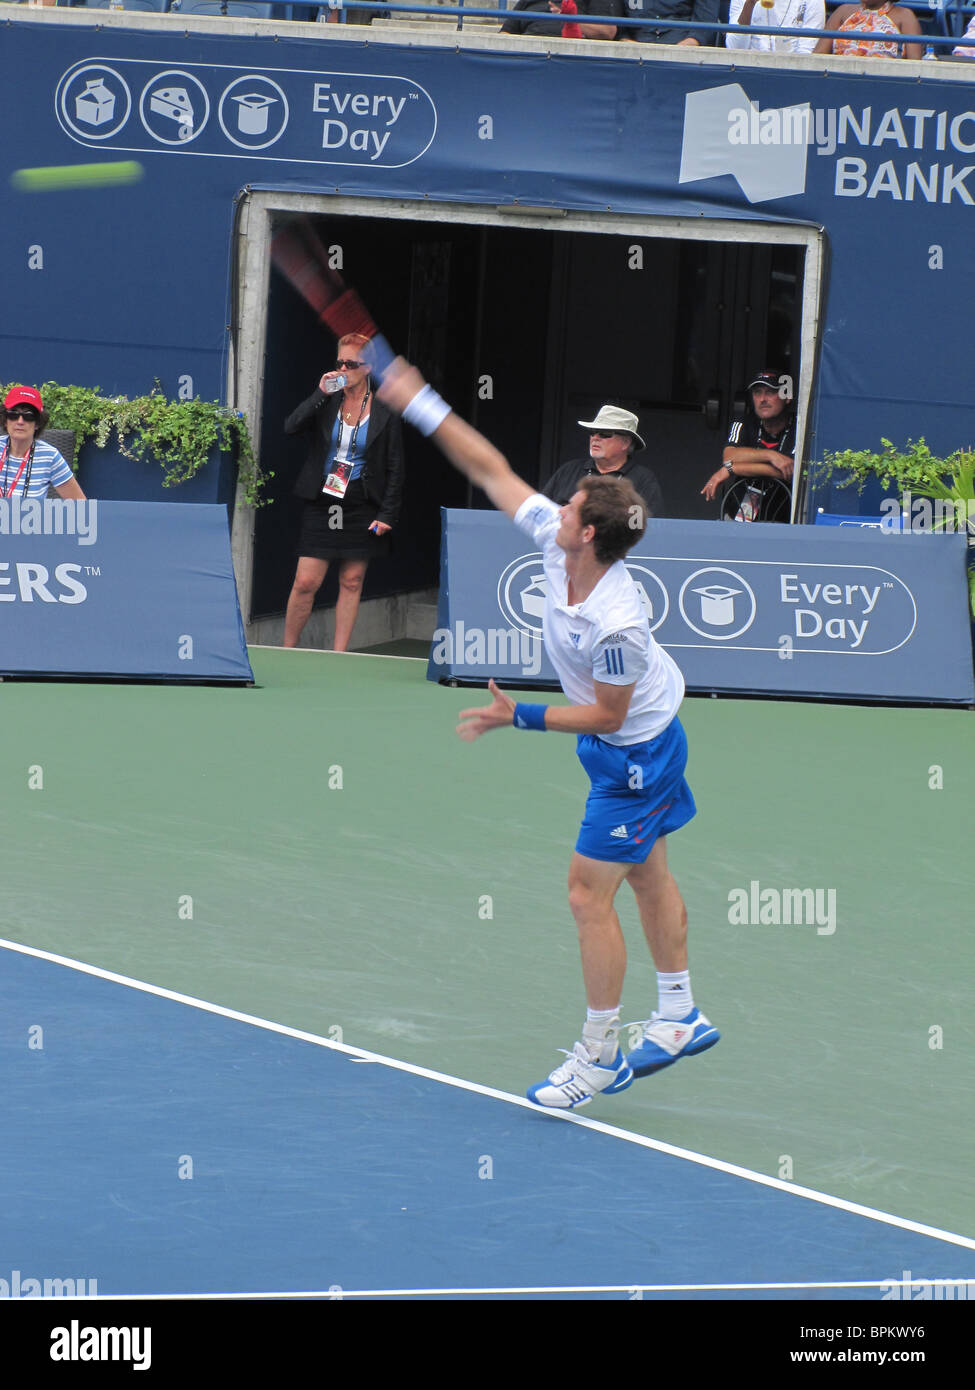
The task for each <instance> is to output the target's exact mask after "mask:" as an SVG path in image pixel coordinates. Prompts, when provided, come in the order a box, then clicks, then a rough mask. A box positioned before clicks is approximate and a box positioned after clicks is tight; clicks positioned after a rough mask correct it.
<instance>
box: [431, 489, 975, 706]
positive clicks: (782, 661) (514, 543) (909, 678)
mask: <svg viewBox="0 0 975 1390" xmlns="http://www.w3.org/2000/svg"><path fill="white" fill-rule="evenodd" d="M443 517H444V527H445V537H446V540H445V548H444V555H445V560H444V566H443V574H442V576H441V597H442V600H443V607H442V609H441V615H440V618H439V621H440V624H441V625H440V627H439V628H438V630H437V632H436V633H435V635H434V641H433V645H432V648H431V658H430V665H429V668H428V676H429V677H430V679H432V680H444V679H455V680H470V681H486V680H487V678H488V677H489V676H494V677H495V678H496V679H498V680H502V681H505V682H508V683H510V684H521V685H526V686H527V685H535V684H539V685H546V684H548V685H550V684H557V680H556V676H555V672H554V670H553V669H552V667H551V665H550V663H549V661H548V659H547V657H546V655H545V651H544V642H543V640H542V611H543V606H544V601H545V575H544V571H543V567H542V563H541V555H540V553H539V552H538V551H537V550H536V549H535V548H534V546H533V544H532V542H531V540H530V539H529V538H528V537H527V536H525V535H523V533H522V532H521V531H519V530H518V529H517V528H516V527H515V526H513V525H512V524H511V523H510V522H509V521H508V520H507V519H506V518H505V517H503V516H500V515H498V514H497V513H495V512H467V511H457V510H448V509H446V508H445V509H444V512H443ZM966 550H967V546H966V538H965V537H964V536H963V535H937V536H935V535H917V534H914V535H908V534H905V535H897V534H891V535H888V534H886V533H884V532H882V531H879V530H875V529H871V528H864V527H856V528H843V527H829V528H820V527H816V526H745V525H741V526H736V525H734V524H733V523H730V522H729V523H721V522H713V521H663V520H657V521H654V522H653V525H652V528H651V530H650V531H648V533H647V535H646V536H645V537H644V539H643V541H642V542H641V543H640V544H639V545H638V546H637V547H636V548H635V549H634V550H633V551H632V552H631V553H630V555H629V556H628V557H627V561H626V564H627V569H628V570H629V571H630V574H631V575H632V576H633V578H634V580H635V581H636V583H637V585H638V588H639V591H640V595H641V598H642V600H643V603H644V606H645V608H646V611H647V617H648V619H649V622H650V629H651V631H652V632H653V634H654V637H655V638H656V640H657V641H658V642H659V643H660V644H661V646H663V647H666V648H667V650H668V651H669V652H670V654H671V656H672V657H673V658H674V660H675V661H676V662H677V664H678V665H679V666H680V668H681V670H682V671H683V672H684V678H685V680H686V682H687V688H688V690H691V691H722V692H727V693H733V692H740V693H748V694H768V695H802V696H811V697H814V698H815V697H828V698H839V699H842V698H847V699H867V700H904V701H909V702H919V703H924V702H932V703H937V704H972V703H973V701H975V678H973V668H972V641H971V629H970V615H969V609H968V586H967V579H966V567H965V565H966Z"/></svg>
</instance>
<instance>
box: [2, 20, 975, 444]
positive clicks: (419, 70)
mask: <svg viewBox="0 0 975 1390" xmlns="http://www.w3.org/2000/svg"><path fill="white" fill-rule="evenodd" d="M7 8H8V9H9V10H10V11H11V16H10V17H8V18H7V20H6V22H5V27H4V56H5V58H6V61H7V65H8V67H9V69H10V70H11V71H16V72H23V73H29V74H30V81H29V82H26V83H23V84H19V85H18V86H17V87H16V88H11V89H10V91H9V92H8V93H7V94H6V99H4V96H2V95H0V106H2V109H3V113H4V131H5V136H6V139H5V145H4V149H5V153H4V155H3V157H2V160H0V179H2V182H3V184H4V186H5V187H9V188H10V189H11V190H12V191H11V192H10V193H9V194H8V200H7V204H6V207H7V216H6V217H5V218H4V219H3V221H2V224H0V256H2V258H3V263H4V265H5V267H6V270H7V280H8V293H7V296H6V300H5V313H4V322H3V325H2V326H0V341H2V340H3V339H4V338H7V339H9V343H8V349H9V353H10V357H11V362H12V363H13V362H14V361H16V371H17V373H18V374H19V375H21V376H22V377H24V378H25V379H30V380H36V381H38V382H40V381H43V380H52V379H59V380H61V381H68V380H71V381H84V382H96V381H97V382H98V383H99V384H100V385H101V386H102V387H103V388H105V389H106V390H109V391H126V392H128V393H130V394H131V393H133V392H134V391H142V390H145V389H148V386H149V385H150V384H151V383H152V381H153V380H154V379H155V378H157V377H158V378H160V380H161V381H162V383H163V385H164V388H165V389H167V390H168V391H169V392H170V394H172V393H174V392H175V390H176V389H177V388H178V386H179V384H180V383H181V382H184V381H192V383H193V391H194V393H196V394H200V395H203V396H206V397H208V398H212V397H214V396H215V395H217V394H218V393H221V392H223V391H224V389H225V372H224V368H225V360H226V359H225V354H226V351H227V324H228V296H229V295H230V294H231V293H232V282H233V269H232V266H233V257H232V252H231V239H232V236H231V229H232V223H233V209H234V203H235V199H237V198H238V196H239V195H240V192H241V190H242V189H272V190H281V191H297V192H302V193H317V194H321V195H325V196H328V197H331V196H333V195H342V196H343V197H363V198H379V199H388V198H395V199H402V200H406V201H408V202H410V201H412V202H415V203H417V204H418V205H426V206H429V205H430V203H431V202H439V203H443V204H444V205H448V204H455V205H456V204H462V205H468V206H469V207H473V206H476V205H478V204H483V205H487V206H489V207H491V208H497V207H525V206H528V207H540V208H555V209H560V210H565V211H566V212H569V213H572V212H573V211H578V212H584V213H598V214H600V215H603V214H613V216H615V217H619V216H621V215H625V216H628V217H634V218H640V217H643V216H650V215H652V216H655V217H664V218H682V219H691V218H693V219H714V218H720V219H732V220H742V219H745V220H748V221H749V222H752V223H767V224H770V225H778V226H780V227H781V226H782V225H784V224H789V223H796V224H802V225H805V226H809V227H814V228H824V229H825V233H824V235H825V238H826V241H827V243H828V248H829V271H828V283H825V284H824V286H823V294H824V302H823V314H822V329H823V331H822V340H821V345H820V347H821V351H820V356H819V359H818V360H819V369H818V377H817V382H816V386H815V394H814V398H813V401H812V408H811V410H810V420H809V425H810V439H809V456H810V457H815V456H817V455H818V453H819V452H820V451H821V450H822V449H845V448H877V447H878V445H879V439H880V437H881V436H883V437H887V438H890V439H893V440H895V441H906V440H907V439H908V438H917V437H918V436H920V435H922V434H923V436H924V438H925V439H926V440H927V441H928V443H929V445H930V446H931V448H932V449H933V450H935V451H936V452H939V453H946V452H949V451H950V450H952V449H954V448H957V447H958V446H959V445H960V444H963V443H966V442H967V441H969V440H970V439H971V438H972V436H973V431H975V412H973V408H972V398H971V390H970V381H969V373H968V359H969V352H968V342H969V337H970V333H969V327H970V324H969V320H970V305H971V303H972V302H973V299H975V259H973V257H972V256H971V255H970V247H971V226H972V215H973V209H975V162H973V157H975V99H973V95H972V93H973V88H972V83H971V80H970V77H971V74H970V72H969V71H968V70H967V67H966V66H965V65H958V64H945V63H926V64H924V65H923V69H924V71H923V72H922V73H920V74H919V72H918V69H917V68H915V66H914V64H913V63H911V62H903V63H886V62H878V63H877V64H875V65H873V66H871V65H870V64H865V65H862V67H863V70H862V71H861V70H860V69H861V65H859V64H854V65H852V66H851V67H849V68H843V67H842V65H841V64H840V63H839V60H832V59H828V60H824V61H822V62H819V61H813V60H812V59H809V58H802V59H790V58H789V57H788V55H776V61H775V62H771V61H769V55H766V54H758V55H754V56H750V55H748V54H745V53H741V52H737V51H736V52H728V53H724V52H722V51H708V52H706V53H705V54H703V55H701V54H698V55H696V56H695V55H694V53H693V51H691V50H683V51H682V52H683V53H686V54H688V55H689V56H687V58H686V60H677V57H676V55H674V54H673V53H668V55H667V58H666V61H665V60H663V59H662V58H658V57H657V56H656V54H655V50H654V48H653V46H648V45H636V44H590V45H588V46H587V48H586V50H585V52H584V53H583V52H582V51H575V50H574V49H571V48H564V47H563V48H562V49H558V48H557V49H556V51H551V50H550V49H549V47H548V46H547V45H546V44H545V42H544V41H542V40H538V41H534V42H533V45H532V47H531V49H530V51H529V50H528V47H527V43H526V42H524V41H519V40H510V41H503V40H500V39H499V40H498V41H497V46H496V47H494V48H493V49H492V48H491V47H489V46H488V45H487V44H486V43H485V42H484V41H483V40H482V39H481V38H478V39H477V44H478V46H477V47H476V48H471V49H465V48H464V47H463V46H462V45H460V46H458V44H457V43H455V41H454V38H453V36H450V40H449V45H448V46H444V47H438V46H437V45H436V43H435V42H433V41H430V42H428V43H424V42H422V41H418V40H417V37H416V35H415V33H414V34H410V35H409V36H408V37H404V36H400V37H399V38H398V39H397V38H396V36H394V35H392V34H390V33H383V34H380V33H378V32H374V31H371V30H366V31H363V34H362V35H361V36H355V37H354V38H353V37H350V36H349V35H347V34H343V35H341V36H339V38H333V37H332V36H326V35H321V34H318V33H316V34H315V35H314V37H311V35H310V33H309V31H310V30H311V29H312V28H314V27H316V26H303V25H294V26H289V25H287V24H282V25H281V26H280V28H279V29H277V30H265V31H264V32H262V33H261V34H246V33H242V32H235V31H234V28H233V27H232V26H229V25H228V28H227V30H226V31H225V32H217V30H216V29H215V28H213V27H212V26H211V27H210V28H208V29H206V30H204V31H201V32H194V31H193V30H192V28H191V25H192V22H193V21H192V16H182V15H180V16H173V17H172V23H171V24H169V23H167V20H168V19H169V17H167V16H148V17H146V20H145V21H140V20H139V19H137V18H134V17H133V18H126V20H125V21H124V22H122V21H120V22H119V23H118V24H115V23H113V24H109V25H105V24H102V22H101V20H100V19H98V18H97V12H96V14H95V15H93V16H92V17H91V19H90V22H89V21H86V20H85V19H84V17H83V12H81V11H78V10H72V11H71V12H70V14H71V21H70V23H67V22H63V23H62V22H59V23H55V22H47V20H46V19H44V16H43V15H39V14H38V13H37V12H31V11H28V10H27V9H26V7H20V8H18V7H15V6H9V7H7ZM42 19H44V22H41V20H42ZM150 20H151V21H152V23H151V28H150V29H148V30H140V29H139V28H138V27H137V26H138V24H139V23H140V22H146V23H148V22H149V21H150ZM320 27H325V26H320ZM328 27H329V28H335V29H338V28H344V26H328ZM445 38H446V36H445ZM506 43H507V45H508V46H506ZM597 50H599V51H598V52H597ZM603 50H613V51H612V52H611V53H610V52H603ZM868 68H869V71H867V69H868ZM102 160H103V161H106V162H112V161H116V162H117V161H128V162H131V163H133V164H135V165H137V166H138V168H139V170H140V172H141V178H140V179H139V180H138V181H137V182H135V183H132V184H129V185H125V186H120V187H106V188H104V189H98V190H97V192H95V193H92V192H91V190H86V189H84V188H82V189H80V190H79V189H73V190H70V189H69V190H64V191H58V190H57V189H56V188H55V189H54V190H53V191H50V192H45V193H43V194H41V195H39V194H37V193H31V192H25V191H22V189H23V185H21V184H20V183H18V181H17V177H16V175H17V173H18V171H21V170H23V169H25V168H27V169H31V168H36V167H42V168H43V167H46V166H62V165H68V164H74V163H84V162H90V161H102ZM18 190H20V191H18ZM185 208H191V209H192V213H191V214H190V215H180V214H179V210H180V209H185ZM565 225H566V226H569V225H570V224H569V223H568V222H566V224H565ZM627 235H629V236H638V235H639V224H638V222H634V223H633V224H632V231H629V230H628V231H627ZM675 235H680V231H679V230H677V229H675ZM78 266H84V274H83V275H79V274H78V273H77V267H78ZM381 310H382V306H378V307H377V309H376V312H377V313H380V314H381ZM933 323H936V324H937V325H938V331H937V334H936V335H934V336H932V334H931V329H930V326H931V324H933ZM39 324H41V325H43V331H39V329H38V325H39ZM917 344H921V345H923V346H922V348H921V350H918V351H912V350H910V349H911V348H912V346H913V345H917ZM398 346H400V345H398ZM811 366H812V364H811V362H806V363H804V364H803V370H804V371H805V372H806V373H809V372H810V370H811ZM11 370H14V368H13V366H12V367H11Z"/></svg>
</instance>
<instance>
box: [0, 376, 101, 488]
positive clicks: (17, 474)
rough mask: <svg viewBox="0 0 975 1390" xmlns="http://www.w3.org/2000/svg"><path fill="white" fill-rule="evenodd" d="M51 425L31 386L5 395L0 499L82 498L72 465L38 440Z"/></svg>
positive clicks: (0, 426)
mask: <svg viewBox="0 0 975 1390" xmlns="http://www.w3.org/2000/svg"><path fill="white" fill-rule="evenodd" d="M49 422H50V417H49V415H48V413H47V411H46V410H45V409H44V402H43V401H42V400H41V396H40V392H39V391H35V390H34V389H33V387H31V386H15V387H13V389H12V390H10V391H8V392H7V394H6V396H5V397H4V401H3V409H2V410H0V495H2V496H3V497H46V496H47V490H48V488H49V487H53V488H54V491H55V492H56V493H57V494H58V496H59V497H79V498H83V497H84V495H85V494H84V493H83V492H82V490H81V487H80V486H79V484H78V480H77V478H76V477H75V475H74V474H73V473H72V471H71V465H70V464H69V463H68V462H67V461H66V460H65V459H64V458H62V456H61V455H60V454H59V453H58V451H57V449H55V448H54V446H53V445H52V444H45V443H44V441H43V440H42V439H41V435H42V434H43V433H44V431H45V429H46V428H47V426H48V424H49Z"/></svg>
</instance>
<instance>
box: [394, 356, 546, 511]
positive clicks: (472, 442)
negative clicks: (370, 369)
mask: <svg viewBox="0 0 975 1390" xmlns="http://www.w3.org/2000/svg"><path fill="white" fill-rule="evenodd" d="M379 398H380V400H383V401H385V403H386V404H387V405H388V406H389V408H390V409H391V410H395V411H396V412H397V413H398V414H399V415H402V417H403V419H404V420H405V421H406V422H407V424H410V425H413V426H415V427H416V429H418V430H419V431H420V433H421V434H425V435H429V436H430V438H432V440H433V442H434V443H435V444H436V445H437V447H438V448H439V449H440V451H441V452H442V453H443V454H445V455H446V457H447V458H448V459H449V461H450V462H451V463H452V464H453V465H454V467H455V468H456V469H457V470H458V471H459V472H461V473H463V474H464V476H465V478H469V479H470V481H471V482H472V483H473V484H474V486H475V487H479V488H481V489H482V490H483V491H484V492H485V493H486V494H487V496H488V497H489V498H490V500H491V502H492V503H493V504H494V506H496V507H497V508H498V510H499V511H502V512H504V513H506V515H508V516H512V517H513V516H514V514H515V512H516V511H517V510H518V508H519V507H520V506H521V504H522V502H524V501H525V499H526V497H531V496H532V495H533V492H534V489H532V488H530V487H529V486H528V484H527V483H526V482H525V481H524V479H522V478H519V477H518V475H517V473H515V472H513V471H512V469H511V466H510V464H509V463H508V460H507V459H506V458H505V457H504V455H503V454H502V453H501V452H500V450H498V449H496V448H495V447H494V445H493V444H492V443H491V442H490V441H489V440H487V439H485V438H484V435H483V434H480V433H478V431H477V430H476V429H474V427H473V426H472V425H469V424H467V422H466V421H465V420H462V419H461V418H460V416H459V415H455V414H454V412H453V411H452V410H451V409H450V407H449V406H448V405H447V403H446V402H445V401H443V400H441V398H440V396H438V395H437V393H436V391H434V389H433V387H432V386H428V385H427V383H426V382H425V381H424V379H423V377H422V376H421V375H420V373H419V372H418V371H417V369H416V368H415V367H411V366H409V364H408V363H406V362H405V361H404V360H403V359H402V358H401V357H398V358H397V359H396V361H395V362H394V363H393V364H392V366H391V367H390V368H389V369H388V371H387V372H386V373H385V375H384V377H383V384H382V386H381V387H380V390H379Z"/></svg>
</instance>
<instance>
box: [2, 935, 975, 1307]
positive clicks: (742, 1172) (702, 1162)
mask: <svg viewBox="0 0 975 1390" xmlns="http://www.w3.org/2000/svg"><path fill="white" fill-rule="evenodd" d="M0 949H3V950H7V951H16V952H18V953H19V954H20V955H24V956H33V957H35V958H36V959H38V960H46V961H50V962H51V963H52V964H54V965H63V966H66V967H67V968H68V969H69V970H77V971H78V972H79V973H80V974H82V975H93V976H94V977H95V978H96V979H99V980H108V981H110V982H111V983H113V984H118V985H126V986H127V987H128V988H129V989H137V990H141V991H142V993H144V994H153V995H155V996H156V997H157V998H159V999H170V1000H172V1001H173V1002H174V1003H177V1004H185V1005H187V1007H189V1008H192V1009H200V1010H201V1011H202V1012H204V1013H210V1014H216V1015H217V1016H218V1017H220V1018H229V1019H233V1020H235V1021H236V1022H238V1023H247V1024H250V1025H251V1026H252V1027H254V1028H263V1029H264V1030H265V1031H266V1032H269V1033H279V1034H281V1035H282V1036H283V1037H286V1038H295V1039H297V1040H298V1041H299V1042H308V1043H313V1044H314V1045H315V1046H316V1047H327V1048H329V1049H330V1050H331V1051H333V1052H343V1053H345V1055H346V1056H348V1057H351V1058H352V1059H353V1060H355V1061H360V1062H378V1063H380V1064H381V1065H382V1066H385V1067H392V1068H393V1070H395V1071H405V1072H408V1073H409V1074H410V1075H411V1076H423V1077H426V1078H427V1079H428V1080H431V1081H439V1082H442V1083H443V1084H444V1085H445V1086H454V1087H456V1088H457V1089H458V1090H461V1091H471V1092H473V1093H474V1094H475V1095H479V1096H488V1097H489V1098H490V1099H492V1100H503V1101H507V1102H508V1104H509V1105H517V1106H520V1107H521V1108H522V1109H523V1110H530V1111H531V1113H532V1114H533V1115H536V1116H541V1115H544V1116H545V1117H546V1118H547V1119H548V1120H549V1121H552V1122H555V1123H559V1124H572V1125H579V1126H580V1127H581V1128H582V1129H590V1130H593V1131H595V1132H596V1133H598V1134H608V1135H610V1136H612V1137H613V1138H615V1139H623V1140H625V1141H626V1142H627V1143H628V1144H638V1145H640V1147H642V1148H645V1149H653V1150H654V1152H656V1153H663V1154H669V1155H670V1156H671V1157H673V1158H683V1159H685V1160H686V1161H687V1162H689V1163H696V1164H698V1165H699V1166H700V1167H702V1168H713V1169H714V1170H715V1171H717V1172H719V1173H727V1174H729V1175H730V1176H731V1177H736V1178H742V1179H743V1180H744V1181H746V1182H753V1183H757V1184H758V1185H759V1186H761V1187H771V1188H773V1189H774V1190H775V1191H777V1192H787V1193H790V1194H791V1195H792V1196H793V1197H804V1198H806V1199H807V1200H808V1201H811V1202H818V1203H820V1205H822V1206H826V1207H834V1208H835V1209H836V1210H838V1211H845V1212H848V1213H850V1214H851V1215H854V1216H863V1217H866V1218H867V1219H868V1220H870V1221H879V1222H882V1223H883V1224H884V1225H887V1226H896V1227H897V1228H898V1229H899V1230H902V1231H912V1232H913V1233H914V1234H915V1235H921V1236H929V1237H930V1238H931V1239H932V1240H942V1241H945V1242H946V1243H948V1244H949V1245H959V1246H961V1247H962V1248H963V1249H966V1250H975V1239H972V1238H971V1237H970V1236H962V1235H958V1234H956V1233H954V1232H952V1231H942V1230H940V1229H939V1228H938V1227H936V1226H926V1225H924V1224H923V1223H922V1222H919V1221H909V1220H907V1219H906V1218H905V1217H901V1216H893V1215H892V1214H891V1213H890V1212H886V1211H877V1210H876V1209H875V1208H873V1207H865V1206H861V1205H860V1204H859V1203H858V1202H848V1201H847V1200H846V1199H845V1198H843V1197H832V1196H830V1195H829V1194H828V1193H825V1192H816V1191H814V1190H813V1189H812V1188H810V1187H799V1186H798V1185H797V1184H795V1183H790V1182H786V1181H784V1179H782V1178H773V1177H770V1176H768V1174H766V1173H758V1172H755V1171H754V1170H753V1169H751V1168H742V1167H740V1166H739V1165H738V1164H736V1163H726V1162H725V1161H724V1160H723V1159H719V1158H711V1157H710V1156H708V1155H706V1154H699V1153H694V1152H693V1150H691V1149H681V1148H677V1147H676V1146H675V1145H673V1144H665V1143H663V1142H662V1141H661V1140H659V1139H650V1138H648V1137H647V1136H646V1135H643V1134H635V1133H633V1131H632V1130H628V1129H617V1128H616V1127H615V1126H614V1125H607V1124H605V1123H604V1122H603V1121H602V1120H588V1119H584V1118H583V1117H582V1116H580V1115H572V1114H562V1113H561V1112H560V1111H558V1110H543V1109H541V1108H540V1107H539V1106H537V1105H533V1104H532V1102H531V1101H530V1100H527V1099H526V1098H524V1097H522V1096H515V1095H511V1094H510V1093H509V1092H507V1091H497V1090H495V1089H494V1088H493V1087H491V1086H482V1085H480V1084H479V1083H478V1082H476V1081H465V1080H462V1079H461V1078H460V1077H457V1076H447V1075H445V1074H444V1073H443V1072H439V1071H430V1070H429V1069H428V1068H426V1067H417V1066H414V1065H413V1063H412V1062H401V1061H399V1060H398V1059H397V1058H395V1057H384V1056H382V1054H381V1053H378V1052H369V1051H367V1050H366V1049H364V1048H361V1047H349V1046H348V1045H347V1044H346V1043H338V1042H334V1041H333V1040H332V1039H331V1038H323V1037H320V1036H319V1035H318V1034H317V1033H306V1032H303V1031H302V1030H301V1029H299V1028H289V1027H287V1026H286V1025H285V1024H283V1023H273V1022H271V1021H270V1020H269V1019H266V1018H257V1017H255V1016H254V1015H253V1014H245V1013H240V1012H239V1011H238V1010H237V1009H227V1008H224V1006H223V1005H222V1004H211V1003H209V1002H208V1001H207V1000H205V999H194V998H193V996H192V995H189V994H178V993H176V991H174V990H171V989H163V988H161V987H160V986H159V985H151V984H148V983H147V982H146V981H145V980H134V979H132V978H131V976H128V975H118V974H116V973H115V972H114V971H112V970H103V969H102V968H101V967H100V966H97V965H86V964H85V963H84V962H83V961H77V960H72V959H71V958H70V957H69V956H59V955H55V954H54V953H53V952H51V951H41V950H39V949H38V948H37V947H34V946H24V945H22V944H21V943H19V942H16V941H6V940H4V939H3V938H2V937H0ZM631 1287H632V1286H631Z"/></svg>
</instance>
